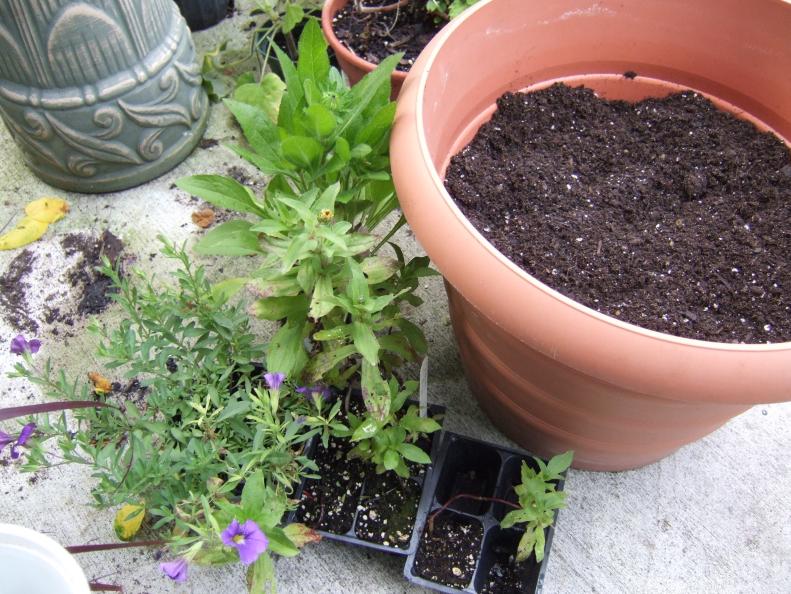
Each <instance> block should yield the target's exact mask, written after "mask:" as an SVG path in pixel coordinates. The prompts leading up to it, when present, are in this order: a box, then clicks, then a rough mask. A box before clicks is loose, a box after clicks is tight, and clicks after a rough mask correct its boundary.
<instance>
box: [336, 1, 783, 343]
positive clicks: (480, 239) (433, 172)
mask: <svg viewBox="0 0 791 594" xmlns="http://www.w3.org/2000/svg"><path fill="white" fill-rule="evenodd" d="M493 1H495V0H480V1H479V2H478V3H476V4H475V5H474V6H472V7H471V8H469V9H467V11H466V12H467V15H465V16H468V15H469V14H472V13H474V12H477V11H479V10H485V8H486V6H487V5H489V4H491V3H492V2H493ZM331 2H332V0H328V1H327V3H325V5H324V7H325V9H326V7H327V6H329V5H330V3H331ZM324 14H325V13H324V12H322V20H323V18H324ZM465 20H466V19H454V20H453V21H451V22H450V23H449V24H448V25H446V26H445V27H444V28H443V29H442V30H441V31H440V32H439V33H437V35H436V36H435V37H434V39H433V40H432V42H431V44H430V45H428V46H427V48H426V50H424V51H425V54H426V55H425V56H424V60H423V66H422V67H421V68H419V69H414V68H413V70H412V72H414V73H415V75H416V76H417V80H415V81H414V84H415V85H416V86H417V90H416V96H417V101H416V102H415V111H414V116H415V124H416V128H417V130H416V132H417V141H418V146H419V150H420V155H421V158H422V160H423V162H424V163H425V164H426V165H427V167H426V170H427V173H428V175H429V176H430V179H431V183H432V184H433V185H434V188H435V189H436V190H437V192H438V193H439V195H441V196H442V200H443V202H444V205H445V207H446V208H447V209H448V210H449V211H450V212H451V213H452V214H453V215H454V216H455V217H456V218H457V219H458V222H459V223H460V224H461V225H462V226H463V228H464V230H465V232H466V233H467V234H468V235H469V236H470V238H472V239H473V240H474V241H475V242H476V243H477V244H479V245H480V246H481V247H483V248H484V249H485V250H486V251H487V252H489V254H490V255H491V256H492V257H494V258H495V259H496V260H497V261H498V262H499V263H500V264H502V265H504V266H505V267H506V268H508V269H509V271H510V272H511V273H512V274H514V275H516V276H518V277H519V278H520V279H522V280H523V281H525V282H527V283H529V284H530V285H532V286H533V287H535V288H536V289H538V290H540V291H542V292H544V293H546V294H547V295H549V296H550V297H552V298H553V299H555V300H556V301H559V302H560V303H562V304H563V305H565V306H567V307H571V308H573V309H575V310H576V311H578V312H579V313H580V314H583V315H586V316H588V317H591V318H594V319H596V320H598V321H600V322H603V323H605V324H608V325H610V326H614V327H616V328H618V329H620V330H624V331H627V332H630V333H633V334H637V335H641V336H643V337H645V338H648V339H652V340H658V341H662V342H668V343H675V344H678V345H682V346H687V347H694V348H705V349H710V350H723V351H732V352H751V353H759V352H779V351H787V350H791V341H786V342H777V343H771V344H762V343H726V342H715V341H707V340H700V339H694V338H685V337H681V336H674V335H672V334H665V333H663V332H658V331H656V330H649V329H647V328H642V327H641V326H638V325H636V324H632V323H629V322H625V321H623V320H619V319H616V318H613V317H611V316H608V315H606V314H603V313H600V312H598V311H596V310H595V309H593V308H590V307H588V306H586V305H583V304H582V303H579V302H577V301H574V300H573V299H571V298H569V297H566V296H565V295H563V294H562V293H560V292H559V291H557V290H556V289H553V288H552V287H550V286H549V285H546V284H544V283H543V282H541V281H539V280H538V279H536V278H535V277H533V276H531V275H530V274H528V273H527V272H525V271H524V270H522V269H521V268H520V267H519V266H517V265H516V264H515V263H514V262H512V261H511V260H509V259H508V258H506V257H505V256H504V255H503V254H502V253H500V252H499V251H498V250H497V248H495V247H494V246H493V245H492V244H491V243H490V242H489V241H488V240H487V239H486V238H485V237H484V236H483V235H481V233H480V232H479V231H478V230H477V229H476V228H475V227H474V226H473V225H472V223H470V221H469V219H467V217H466V216H464V213H462V212H461V210H460V209H459V207H458V206H457V205H456V203H455V202H454V200H453V198H452V197H451V196H450V194H449V193H448V191H447V189H446V188H445V184H444V183H443V181H442V179H441V177H440V175H439V172H438V171H437V169H436V167H435V166H434V161H433V158H432V156H431V152H430V150H429V147H428V143H427V141H426V135H425V131H424V130H425V126H424V109H423V107H424V102H425V89H426V82H427V79H428V77H429V75H430V74H431V71H432V66H433V64H434V62H435V60H436V59H437V56H438V54H439V53H440V51H441V50H442V49H443V47H444V43H445V40H446V39H447V38H448V37H449V36H450V35H452V34H453V33H454V31H455V30H456V29H457V28H458V27H459V26H461V25H462V23H463V22H464V21H465ZM336 41H337V40H336ZM338 43H340V42H338ZM344 49H345V48H344ZM349 55H350V56H354V54H351V52H349ZM354 57H355V58H356V56H354ZM356 59H357V60H360V59H359V58H356ZM361 61H362V60H361ZM363 62H364V61H363ZM366 63H367V62H366ZM668 82H671V81H668ZM704 94H705V93H704ZM784 140H785V139H784ZM435 265H436V263H435ZM437 267H439V266H438V265H437ZM440 272H442V271H441V270H440ZM443 275H444V273H443ZM446 278H448V277H446ZM448 281H449V282H450V283H451V284H453V285H454V286H455V284H454V283H453V279H452V278H448Z"/></svg>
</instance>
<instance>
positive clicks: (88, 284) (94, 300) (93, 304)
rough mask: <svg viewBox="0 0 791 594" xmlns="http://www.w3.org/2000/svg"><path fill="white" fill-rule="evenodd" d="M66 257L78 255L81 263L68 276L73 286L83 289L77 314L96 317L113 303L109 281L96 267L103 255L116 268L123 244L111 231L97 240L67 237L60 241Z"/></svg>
mask: <svg viewBox="0 0 791 594" xmlns="http://www.w3.org/2000/svg"><path fill="white" fill-rule="evenodd" d="M61 245H62V246H63V249H64V251H65V252H66V254H67V255H71V254H73V253H75V252H81V254H82V257H83V264H82V265H81V266H80V267H79V268H77V269H75V270H74V271H73V272H72V273H71V274H70V275H69V279H68V280H69V282H70V283H71V285H72V286H73V287H77V286H81V287H82V298H81V300H80V303H79V305H78V306H77V313H79V314H80V315H95V314H98V313H101V312H103V311H104V310H105V309H107V306H108V305H109V304H110V303H112V297H111V296H110V295H112V293H113V292H114V291H115V290H114V289H113V287H112V284H113V283H112V281H111V280H110V279H109V278H108V277H106V276H104V275H103V274H100V273H99V272H98V271H97V270H96V267H97V266H100V265H101V263H102V256H106V257H107V259H108V260H109V261H110V262H111V263H112V264H113V265H117V262H118V258H119V257H120V256H121V252H123V249H124V244H123V242H121V240H120V239H118V238H117V237H116V236H115V235H113V234H112V233H110V231H105V232H104V233H102V235H101V236H100V237H99V238H98V239H97V238H95V237H91V236H88V235H83V234H80V233H72V234H70V235H67V236H66V237H64V238H63V240H62V241H61Z"/></svg>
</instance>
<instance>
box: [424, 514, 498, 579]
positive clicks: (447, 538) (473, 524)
mask: <svg viewBox="0 0 791 594" xmlns="http://www.w3.org/2000/svg"><path fill="white" fill-rule="evenodd" d="M482 538H483V526H482V525H481V523H480V522H478V521H477V520H473V519H471V518H465V517H463V516H459V515H457V514H453V513H447V512H443V513H441V514H440V515H439V516H437V517H436V518H434V525H433V527H432V526H430V525H429V524H428V523H426V528H425V530H424V531H423V534H422V535H421V537H420V544H419V545H418V549H417V553H416V554H415V565H414V569H413V571H414V573H415V574H416V575H418V576H420V577H422V578H424V579H427V580H431V581H432V582H437V583H440V584H444V585H446V586H450V587H452V588H464V587H466V586H467V584H469V583H470V580H471V579H472V575H473V573H474V572H475V564H476V562H477V560H478V554H479V552H480V548H481V539H482Z"/></svg>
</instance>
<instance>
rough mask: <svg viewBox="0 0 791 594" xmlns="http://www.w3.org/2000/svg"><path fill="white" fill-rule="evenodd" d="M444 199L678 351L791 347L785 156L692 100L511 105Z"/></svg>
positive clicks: (568, 97) (555, 277)
mask: <svg viewBox="0 0 791 594" xmlns="http://www.w3.org/2000/svg"><path fill="white" fill-rule="evenodd" d="M446 185H447V187H448V190H449V192H450V193H451V195H452V196H453V197H454V199H455V200H456V202H457V203H458V205H459V207H460V208H461V209H462V211H463V212H464V214H465V215H466V216H467V217H468V218H469V219H470V221H471V222H472V223H473V225H475V227H476V228H477V229H478V230H479V231H480V232H481V233H483V234H484V236H486V238H487V239H488V240H489V241H491V242H492V244H493V245H494V246H495V247H496V248H497V249H498V250H500V252H502V253H503V254H504V255H505V256H507V257H508V258H509V259H511V260H512V261H513V262H515V263H516V264H517V265H519V266H521V267H522V268H523V269H524V270H526V271H527V272H528V273H529V274H531V275H533V276H535V277H536V278H538V279H539V280H541V281H542V282H544V283H546V284H547V285H549V286H550V287H552V288H554V289H556V290H558V291H560V292H561V293H563V294H564V295H567V296H568V297H570V298H572V299H574V300H576V301H579V302H581V303H583V304H585V305H587V306H589V307H591V308H593V309H596V310H598V311H600V312H602V313H604V314H607V315H610V316H613V317H615V318H618V319H621V320H624V321H627V322H631V323H633V324H636V325H639V326H642V327H644V328H649V329H652V330H657V331H660V332H665V333H668V334H673V335H676V336H684V337H688V338H697V339H702V340H711V341H716V342H742V343H765V342H783V341H789V340H791V315H789V314H791V292H790V290H791V265H790V263H789V260H788V254H791V223H789V221H791V157H790V156H789V151H788V149H787V148H786V146H785V145H784V144H783V142H782V141H781V140H780V139H778V138H777V137H776V136H774V135H772V134H770V133H763V132H760V131H759V130H758V129H757V128H755V127H754V126H753V125H752V124H750V123H748V122H746V121H743V120H740V119H737V118H736V117H734V116H731V115H730V114H727V113H724V112H722V111H719V110H717V109H716V108H715V107H714V105H713V104H712V103H711V102H709V101H708V100H707V99H705V98H704V97H702V96H700V95H698V94H696V93H694V92H692V91H687V92H683V93H678V94H675V95H671V96H669V97H666V98H664V99H647V100H644V101H641V102H639V103H634V104H630V103H626V102H623V101H605V100H602V99H599V98H597V97H596V96H595V95H594V93H593V92H592V91H591V90H589V89H585V88H582V87H580V88H569V87H567V86H565V85H560V84H558V85H554V86H552V87H549V88H547V89H544V90H541V91H537V92H534V93H528V94H523V93H516V94H514V93H507V94H505V95H504V96H502V97H501V98H500V99H499V100H498V101H497V111H496V112H495V114H494V117H493V118H492V120H491V121H490V122H488V123H487V124H485V125H484V126H482V127H481V129H480V130H479V131H478V134H477V135H476V137H475V139H474V140H473V142H472V143H471V144H470V145H469V146H468V147H467V148H465V149H464V150H463V151H462V152H461V153H460V154H459V155H457V156H455V157H454V158H453V159H452V160H451V164H450V166H449V168H448V172H447V180H446Z"/></svg>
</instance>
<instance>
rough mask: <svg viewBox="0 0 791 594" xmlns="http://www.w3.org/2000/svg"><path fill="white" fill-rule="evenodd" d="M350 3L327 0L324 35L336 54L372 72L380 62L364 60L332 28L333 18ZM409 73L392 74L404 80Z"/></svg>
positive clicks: (322, 20)
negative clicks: (342, 41)
mask: <svg viewBox="0 0 791 594" xmlns="http://www.w3.org/2000/svg"><path fill="white" fill-rule="evenodd" d="M348 3H349V0H326V1H325V2H324V6H322V8H321V28H322V30H323V31H324V37H325V38H326V39H327V43H329V44H330V47H331V48H332V50H333V51H334V52H335V53H336V54H340V57H341V58H342V59H343V60H346V61H347V62H351V63H352V64H354V65H355V66H357V68H360V69H361V70H365V71H366V72H372V71H373V70H375V69H376V67H377V66H378V64H374V63H373V62H369V61H368V60H363V59H362V58H361V57H360V56H358V55H357V54H355V53H354V52H352V51H351V50H350V49H349V48H348V47H346V46H345V45H344V44H343V43H341V40H340V39H338V37H337V36H336V35H335V31H333V29H332V19H333V18H334V17H335V14H336V13H337V12H338V11H339V10H340V9H341V8H343V7H344V6H346V4H348ZM330 13H332V14H330ZM407 74H409V73H408V72H401V71H400V70H394V71H393V74H392V75H391V76H392V77H393V78H395V79H396V80H399V81H401V82H404V81H405V80H406V77H407Z"/></svg>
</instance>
